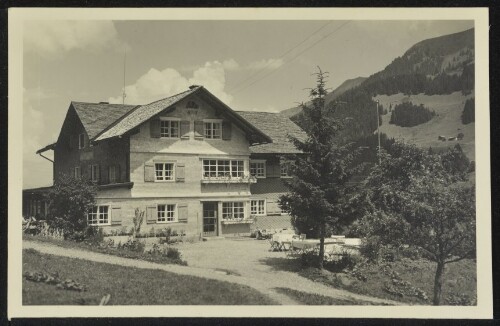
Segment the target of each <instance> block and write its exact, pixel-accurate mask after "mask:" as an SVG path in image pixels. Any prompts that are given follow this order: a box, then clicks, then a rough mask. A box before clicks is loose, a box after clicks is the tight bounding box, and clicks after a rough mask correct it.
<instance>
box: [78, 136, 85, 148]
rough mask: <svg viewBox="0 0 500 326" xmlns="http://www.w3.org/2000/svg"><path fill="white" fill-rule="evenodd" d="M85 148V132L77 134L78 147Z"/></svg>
mask: <svg viewBox="0 0 500 326" xmlns="http://www.w3.org/2000/svg"><path fill="white" fill-rule="evenodd" d="M82 148H85V134H79V135H78V149H82Z"/></svg>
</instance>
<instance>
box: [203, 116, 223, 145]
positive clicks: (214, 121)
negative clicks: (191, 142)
mask: <svg viewBox="0 0 500 326" xmlns="http://www.w3.org/2000/svg"><path fill="white" fill-rule="evenodd" d="M207 124H209V125H210V127H211V128H210V129H211V130H212V134H211V136H210V137H207ZM214 125H219V134H218V135H217V137H214V136H213V130H215V129H214V127H213V126H214ZM203 138H205V139H213V140H220V139H222V119H203Z"/></svg>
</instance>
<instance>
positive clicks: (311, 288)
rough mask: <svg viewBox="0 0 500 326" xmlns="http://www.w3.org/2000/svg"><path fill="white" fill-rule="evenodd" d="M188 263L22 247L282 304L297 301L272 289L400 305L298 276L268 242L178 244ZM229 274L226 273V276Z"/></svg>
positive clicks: (37, 245)
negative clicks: (238, 290) (210, 282)
mask: <svg viewBox="0 0 500 326" xmlns="http://www.w3.org/2000/svg"><path fill="white" fill-rule="evenodd" d="M177 247H178V248H179V250H180V252H181V253H182V257H183V259H185V260H187V262H188V265H189V266H179V265H164V264H157V263H151V262H147V261H141V260H135V259H128V258H122V257H117V256H112V255H106V254H100V253H95V252H90V251H85V250H79V249H71V248H63V247H59V246H55V245H51V244H47V243H41V242H36V241H26V240H25V241H23V248H24V249H28V248H33V249H35V250H38V251H40V252H41V253H45V254H52V255H58V256H64V257H70V258H78V259H85V260H91V261H95V262H101V263H108V264H115V265H121V266H128V267H136V268H145V269H158V270H164V271H167V272H172V273H176V274H183V275H191V276H198V277H203V278H209V279H215V280H220V281H227V282H231V283H238V284H242V285H247V286H250V287H252V288H254V289H256V290H257V291H259V292H261V293H263V294H265V295H267V296H269V297H270V298H271V299H273V300H275V301H276V302H278V303H279V304H282V305H297V304H300V303H298V302H296V301H295V300H293V299H291V298H290V297H289V296H287V295H284V294H281V293H278V292H277V291H276V290H275V288H278V287H281V288H290V289H294V290H297V291H303V292H308V293H316V294H321V295H324V296H328V297H332V298H335V299H351V300H352V299H355V300H362V301H369V302H372V303H375V304H377V303H386V304H396V305H397V304H399V303H397V302H394V301H389V300H384V299H379V298H373V297H369V296H364V295H359V294H354V293H351V292H348V291H345V290H340V289H334V288H331V287H328V286H326V285H323V284H320V283H316V282H313V281H311V280H308V279H306V278H304V277H301V276H299V275H297V273H296V272H295V271H294V269H295V268H296V267H295V266H294V265H295V264H293V262H292V261H290V260H288V259H286V258H285V254H284V253H282V252H269V251H268V248H269V244H268V243H267V241H256V240H250V239H248V240H247V239H245V240H240V241H238V240H216V241H208V242H199V243H192V244H190V243H185V244H181V245H178V246H177ZM228 274H229V275H228Z"/></svg>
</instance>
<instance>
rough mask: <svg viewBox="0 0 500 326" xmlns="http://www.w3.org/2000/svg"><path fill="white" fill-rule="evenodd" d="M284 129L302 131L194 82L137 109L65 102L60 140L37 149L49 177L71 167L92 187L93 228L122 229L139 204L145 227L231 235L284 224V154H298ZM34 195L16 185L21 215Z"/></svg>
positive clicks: (69, 171) (291, 132)
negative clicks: (47, 155)
mask: <svg viewBox="0 0 500 326" xmlns="http://www.w3.org/2000/svg"><path fill="white" fill-rule="evenodd" d="M288 135H292V136H295V137H304V133H303V131H302V130H300V128H298V127H297V126H296V125H295V124H293V122H291V121H290V120H289V119H288V118H286V117H283V116H281V115H279V114H273V113H263V112H236V111H233V110H232V109H231V108H229V107H228V106H226V105H225V104H224V103H223V102H221V101H220V100H218V99H217V98H216V97H215V96H214V95H212V94H211V93H210V92H208V91H207V90H206V89H205V88H203V87H201V86H192V87H190V89H189V90H188V91H186V92H183V93H180V94H177V95H174V96H171V97H168V98H166V99H162V100H159V101H156V102H153V103H150V104H146V105H139V106H131V105H114V104H107V103H97V104H93V103H81V102H72V103H71V105H70V107H69V109H68V112H67V115H66V118H65V121H64V123H63V126H62V128H61V132H60V135H59V137H58V140H57V142H56V143H54V144H51V145H49V146H46V147H45V148H43V149H41V150H39V151H38V153H39V154H41V153H43V152H44V151H47V150H53V151H54V163H53V169H54V181H55V182H57V179H58V178H59V177H60V176H61V175H63V174H71V175H73V176H75V177H82V178H89V179H91V180H93V181H94V182H96V183H97V184H98V188H99V190H98V194H97V196H96V203H97V205H96V207H94V208H93V209H92V210H91V211H90V212H89V214H88V222H89V224H91V225H97V226H100V227H102V228H103V229H104V230H105V231H111V230H119V231H125V230H127V231H128V230H130V229H131V228H132V226H133V217H134V214H135V210H136V208H138V209H139V210H140V211H144V213H145V214H144V216H145V221H144V224H143V227H142V230H144V231H146V232H147V231H149V230H151V229H154V230H156V231H160V230H162V229H165V228H167V227H169V228H170V229H172V230H175V231H177V232H178V233H185V234H188V235H199V236H200V237H210V236H230V235H236V234H247V233H249V232H250V231H251V229H252V228H255V227H261V228H267V226H273V225H274V226H279V227H288V226H290V217H289V216H287V215H286V214H284V213H283V212H282V211H281V209H280V208H279V206H278V204H277V199H278V198H279V195H280V194H282V193H284V192H286V188H285V187H284V184H283V181H284V180H285V178H287V177H288V176H287V173H286V172H287V171H286V156H287V155H292V154H297V151H296V150H295V149H294V147H293V145H292V144H291V143H290V140H289V139H288V138H287V137H288ZM45 190H46V189H45ZM40 192H41V191H37V190H36V189H30V190H25V191H24V192H23V195H24V197H25V198H24V200H25V205H24V206H25V209H24V213H25V214H30V213H31V212H32V208H30V205H31V204H30V203H31V201H32V200H33V198H34V196H35V195H33V194H35V193H38V194H39V193H40ZM30 194H32V195H30ZM37 196H38V197H39V195H37ZM38 197H37V198H38ZM40 205H42V204H40ZM44 207H45V206H44Z"/></svg>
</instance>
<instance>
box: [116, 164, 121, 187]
mask: <svg viewBox="0 0 500 326" xmlns="http://www.w3.org/2000/svg"><path fill="white" fill-rule="evenodd" d="M115 174H116V183H120V181H121V178H120V176H121V174H120V164H117V165H116V168H115Z"/></svg>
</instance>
